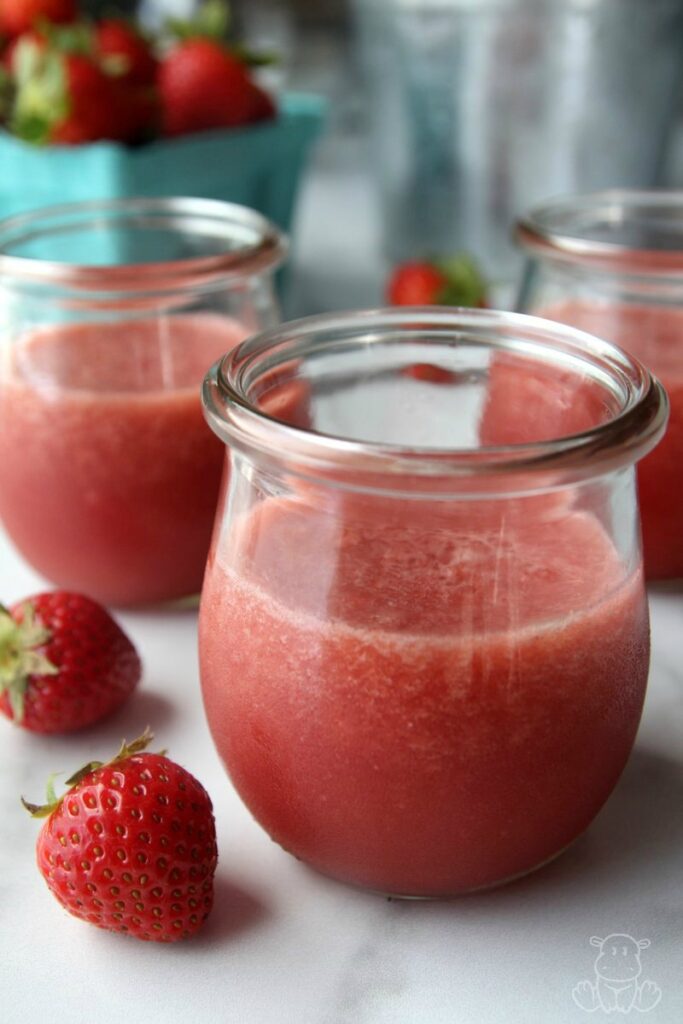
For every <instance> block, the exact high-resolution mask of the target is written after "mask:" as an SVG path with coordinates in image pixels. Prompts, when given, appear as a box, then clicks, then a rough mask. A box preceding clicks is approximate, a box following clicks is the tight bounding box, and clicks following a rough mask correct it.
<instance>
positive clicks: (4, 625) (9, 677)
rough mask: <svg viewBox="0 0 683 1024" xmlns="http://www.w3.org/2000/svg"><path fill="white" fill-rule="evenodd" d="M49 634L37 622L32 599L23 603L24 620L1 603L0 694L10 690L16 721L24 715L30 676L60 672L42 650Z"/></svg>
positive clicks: (11, 704)
mask: <svg viewBox="0 0 683 1024" xmlns="http://www.w3.org/2000/svg"><path fill="white" fill-rule="evenodd" d="M50 635H51V634H50V631H49V630H47V629H45V628H44V626H42V625H41V624H40V623H38V622H36V619H35V613H34V609H33V606H32V605H31V604H30V603H28V602H27V603H26V604H23V605H22V606H21V621H17V620H16V619H15V618H14V617H13V616H12V615H11V614H10V612H9V611H8V610H7V608H5V607H4V606H3V605H0V696H2V694H4V693H7V696H8V697H9V702H10V706H11V708H12V714H13V716H14V719H15V721H17V722H21V721H22V719H23V717H24V698H25V695H26V690H27V688H28V683H29V679H30V677H31V676H34V675H37V676H48V675H57V674H58V672H59V669H58V668H56V667H55V666H54V665H53V664H52V662H51V661H50V660H49V659H48V658H47V657H46V656H45V655H44V654H43V653H42V651H41V650H40V648H41V647H42V646H44V645H45V644H46V643H48V641H49V640H50Z"/></svg>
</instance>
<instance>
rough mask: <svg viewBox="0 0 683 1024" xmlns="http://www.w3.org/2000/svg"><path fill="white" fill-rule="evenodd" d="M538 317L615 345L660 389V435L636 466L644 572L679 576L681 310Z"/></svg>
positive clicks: (682, 513)
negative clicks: (664, 399) (663, 411)
mask: <svg viewBox="0 0 683 1024" xmlns="http://www.w3.org/2000/svg"><path fill="white" fill-rule="evenodd" d="M541 315H543V316H546V317H548V318H550V319H552V320H560V321H562V322H563V323H566V324H572V325H573V326H575V327H579V328H581V329H582V330H585V331H589V332H590V333H592V334H596V335H598V337H602V338H607V339H608V340H610V341H614V342H616V343H617V344H618V345H621V347H622V348H624V349H626V350H627V351H628V352H630V353H632V354H633V355H634V356H636V358H637V359H640V361H641V362H643V363H645V365H646V366H647V367H648V368H649V369H650V370H652V372H653V373H654V374H655V375H656V376H657V377H659V379H660V380H661V382H662V384H663V385H664V387H665V388H666V391H667V393H668V395H669V401H670V403H671V412H670V416H669V425H668V427H667V430H666V434H665V436H664V439H663V440H662V441H661V443H660V444H659V445H658V446H657V447H656V448H655V449H654V451H653V452H651V453H650V454H649V455H648V456H647V458H645V459H644V460H643V461H642V462H641V463H639V465H638V487H639V492H640V511H641V518H642V525H643V544H644V552H645V571H646V574H647V576H648V577H650V578H651V579H671V578H675V577H683V487H682V486H681V467H683V309H672V308H671V307H666V306H643V305H626V304H621V305H619V304H613V305H610V304H607V303H604V304H598V303H597V302H594V303H589V302H581V301H572V302H565V303H562V304H561V305H556V306H552V307H549V308H547V309H544V310H543V311H542V314H541Z"/></svg>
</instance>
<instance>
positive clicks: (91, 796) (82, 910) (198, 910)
mask: <svg viewBox="0 0 683 1024" xmlns="http://www.w3.org/2000/svg"><path fill="white" fill-rule="evenodd" d="M151 740H152V734H151V732H150V731H149V730H148V729H147V730H145V733H144V734H143V735H142V736H141V737H140V738H139V739H137V740H135V741H134V742H133V743H129V744H128V743H125V742H124V743H123V744H122V746H121V749H120V750H119V752H118V754H117V755H116V757H114V758H113V759H112V760H111V761H109V762H107V763H102V762H100V761H92V762H90V763H89V764H87V765H85V766H84V767H83V768H81V769H80V770H79V771H78V772H76V773H75V774H74V775H72V776H71V778H70V779H68V781H67V783H66V785H67V787H69V788H68V789H67V792H66V793H65V794H64V795H63V796H62V797H60V798H57V797H56V794H55V792H54V786H53V785H52V782H50V783H49V784H48V802H47V803H46V804H44V805H38V804H30V803H27V802H26V801H22V802H23V803H24V806H25V807H26V809H27V810H28V811H29V812H30V813H31V814H32V815H33V816H34V817H37V818H46V819H47V820H46V821H45V823H44V824H43V827H42V829H41V832H40V834H39V836H38V842H37V847H36V854H37V861H38V868H39V870H40V872H41V874H42V875H43V877H44V879H45V881H46V882H47V885H48V887H49V889H50V891H51V892H52V893H53V895H54V896H55V897H56V898H57V900H58V901H59V902H60V903H61V904H62V906H63V907H64V908H65V909H66V910H67V911H68V912H69V913H70V914H73V915H74V916H75V917H79V918H81V919H82V920H84V921H89V922H90V923H92V924H94V925H96V926H97V927H99V928H104V929H107V930H109V931H115V932H124V933H127V934H130V935H132V936H134V937H136V938H139V939H144V940H149V941H154V942H176V941H177V940H179V939H184V938H189V937H190V936H191V935H193V934H194V933H195V932H196V931H198V929H199V928H200V927H201V925H202V923H203V922H204V920H205V919H206V917H207V916H208V914H209V911H210V910H211V906H212V902H213V877H214V873H215V870H216V863H217V857H218V854H217V848H216V827H215V821H214V816H213V808H212V805H211V800H210V798H209V795H208V794H207V792H206V790H205V789H204V788H203V786H202V785H201V784H200V783H199V782H198V781H197V780H196V779H195V778H194V777H193V776H192V775H191V774H190V773H189V772H188V771H186V770H185V769H184V768H181V767H180V766H179V765H177V764H175V762H173V761H171V760H170V759H169V758H168V757H166V756H165V754H164V753H159V754H153V753H148V752H147V751H146V748H147V746H148V745H149V743H150V742H151Z"/></svg>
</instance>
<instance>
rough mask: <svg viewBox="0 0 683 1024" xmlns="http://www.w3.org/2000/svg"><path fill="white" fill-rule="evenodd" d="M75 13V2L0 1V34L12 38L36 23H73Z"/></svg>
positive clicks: (48, 0)
mask: <svg viewBox="0 0 683 1024" xmlns="http://www.w3.org/2000/svg"><path fill="white" fill-rule="evenodd" d="M77 13H78V12H77V8H76V0H0V33H4V34H5V35H7V36H9V37H10V38H14V36H19V35H21V33H22V32H28V30H29V29H30V28H32V27H33V26H34V25H35V24H36V23H37V22H38V21H50V22H52V23H53V24H55V25H63V24H67V23H69V22H72V21H75V19H76V17H77Z"/></svg>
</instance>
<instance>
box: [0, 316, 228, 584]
mask: <svg viewBox="0 0 683 1024" xmlns="http://www.w3.org/2000/svg"><path fill="white" fill-rule="evenodd" d="M244 333H245V332H244V330H243V328H241V327H240V326H239V325H238V324H237V323H236V322H234V321H231V320H228V319H225V318H222V317H218V316H214V315H209V314H197V315H192V316H175V317H168V318H164V319H150V320H139V321H135V322H133V323H130V322H127V323H118V324H117V323H109V324H100V325H94V324H92V325H91V324H82V325H76V326H60V327H54V328H45V329H42V330H39V331H36V332H35V333H33V334H32V335H29V336H27V337H26V338H24V339H23V340H21V341H20V342H18V343H17V344H16V345H15V346H14V349H13V351H12V355H11V363H10V365H9V366H6V367H5V369H4V373H3V377H2V379H1V380H0V517H1V518H2V519H3V521H4V524H5V526H6V528H7V531H8V533H9V534H10V536H11V537H12V539H13V541H14V543H15V544H16V545H17V547H18V548H19V550H20V551H21V552H22V553H23V555H24V556H25V557H26V559H27V560H28V561H29V562H31V563H32V564H33V565H34V566H35V568H37V569H38V570H39V571H40V572H41V573H42V574H43V575H45V576H47V577H48V579H51V580H53V581H55V582H57V583H59V584H60V585H61V586H63V587H66V588H68V589H73V590H81V591H84V592H86V593H88V594H90V595H91V596H93V597H95V598H98V599H99V600H102V601H105V602H107V603H111V604H135V603H139V602H151V601H159V600H170V599H173V598H179V597H183V596H186V595H188V594H193V593H197V592H198V590H199V588H200V586H201V581H202V575H203V570H204V565H205V560H206V554H207V551H208V548H209V542H210V537H211V529H212V523H213V516H214V511H215V506H216V500H217V495H218V489H219V483H220V477H221V471H222V466H223V461H224V451H225V449H224V446H223V445H222V444H221V442H220V441H219V440H218V439H217V438H216V437H214V436H213V434H212V433H211V431H210V430H209V429H208V427H207V426H206V424H205V422H204V419H203V416H202V411H201V405H200V399H199V386H200V383H201V381H202V378H203V376H204V374H205V373H206V371H207V369H208V368H209V366H210V365H211V364H212V363H213V362H214V361H215V360H216V359H218V358H219V356H221V355H222V354H223V353H224V352H226V351H227V350H228V349H230V348H232V347H233V346H234V345H235V344H236V343H237V342H238V341H240V340H241V338H242V337H243V336H244Z"/></svg>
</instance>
